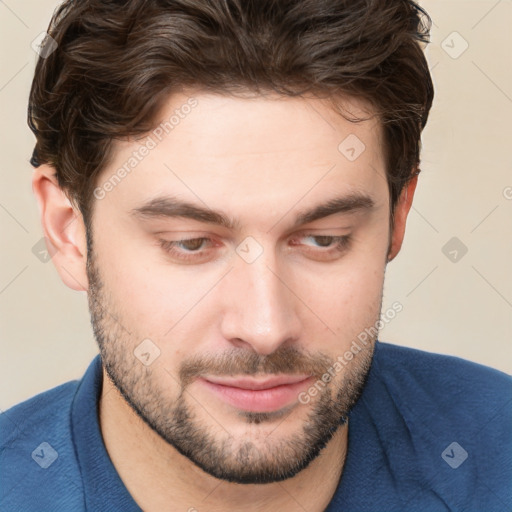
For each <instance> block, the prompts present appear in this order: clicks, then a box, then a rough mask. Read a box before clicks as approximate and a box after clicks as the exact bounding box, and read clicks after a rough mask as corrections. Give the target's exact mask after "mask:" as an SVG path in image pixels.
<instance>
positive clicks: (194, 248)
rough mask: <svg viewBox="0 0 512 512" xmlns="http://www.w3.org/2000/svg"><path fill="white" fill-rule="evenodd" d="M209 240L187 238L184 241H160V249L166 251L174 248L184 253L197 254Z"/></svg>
mask: <svg viewBox="0 0 512 512" xmlns="http://www.w3.org/2000/svg"><path fill="white" fill-rule="evenodd" d="M207 240H209V238H204V237H202V238H187V239H185V240H171V241H169V240H162V241H161V244H162V247H163V248H164V249H166V250H168V251H171V250H173V249H174V248H178V249H182V250H184V251H185V252H191V253H194V252H198V251H199V250H200V249H204V247H203V245H204V243H205V241H207Z"/></svg>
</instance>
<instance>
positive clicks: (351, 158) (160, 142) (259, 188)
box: [98, 91, 387, 214]
mask: <svg viewBox="0 0 512 512" xmlns="http://www.w3.org/2000/svg"><path fill="white" fill-rule="evenodd" d="M340 104H341V106H342V108H344V109H345V110H346V111H348V115H350V116H352V117H354V116H355V117H363V118H367V120H365V121H362V122H359V123H353V122H350V121H348V120H346V119H345V118H344V117H343V116H342V115H340V113H339V112H336V111H335V110H334V109H333V106H332V104H331V103H330V102H327V101H325V100H321V99H317V98H289V97H282V96H277V95H270V96H254V95H252V96H245V97H233V96H226V95H220V94H211V93H202V92H200V91H192V92H190V93H180V94H175V95H173V96H171V97H169V98H168V100H167V101H166V103H165V105H164V106H163V108H162V109H161V111H160V113H159V116H158V120H157V122H156V123H155V128H154V129H153V130H152V131H150V132H148V133H147V134H145V135H144V136H142V137H139V138H138V139H137V140H134V139H132V140H125V141H117V142H116V143H115V144H114V146H113V159H112V160H111V163H110V164H109V166H108V168H107V169H105V170H104V171H103V173H102V174H101V176H100V178H99V180H98V186H100V187H101V186H103V185H104V184H105V183H106V182H108V181H109V180H110V181H112V178H113V177H114V175H115V174H116V173H117V174H119V173H118V171H119V169H124V170H125V172H122V173H121V174H122V175H123V176H122V179H116V180H114V181H116V182H117V183H116V184H115V186H113V187H108V188H109V192H108V194H106V197H105V199H104V200H103V201H101V202H102V203H103V204H102V206H101V207H105V206H106V205H111V206H112V207H115V208H116V209H118V210H119V209H120V210H123V211H128V210H130V209H132V208H133V207H136V206H140V205H141V204H142V203H143V202H144V201H148V200H150V199H152V198H155V197H161V196H162V195H165V194H166V193H167V194H169V195H172V196H174V197H176V196H178V197H182V198H183V199H188V200H192V201H193V202H196V203H197V202H198V201H199V202H202V203H203V204H204V205H207V206H208V207H211V208H221V207H222V209H224V210H226V209H229V207H230V206H232V207H233V208H239V209H245V210H247V209H251V213H252V214H254V212H255V211H256V210H254V208H257V209H258V210H257V211H262V208H263V209H265V208H268V207H269V206H270V207H271V208H272V210H273V211H276V212H277V210H278V209H279V206H280V205H283V207H285V206H286V207H288V208H289V207H290V206H291V205H292V204H293V203H295V202H298V201H300V202H301V206H306V205H307V202H308V201H314V200H315V198H317V199H318V198H322V199H325V196H326V195H329V194H330V193H332V194H333V195H336V196H339V195H340V194H344V193H347V194H348V193H358V192H364V193H365V194H366V195H370V196H373V197H374V198H376V199H378V198H379V196H380V198H381V199H383V198H384V197H385V196H387V183H386V179H385V163H384V156H383V155H384V148H383V146H382V140H383V139H382V128H381V125H380V123H379V121H378V119H377V118H376V117H372V116H371V110H370V109H369V108H368V106H367V105H365V104H364V103H362V102H360V101H357V100H354V99H351V100H347V99H346V100H344V101H342V102H341V103H340ZM306 196H307V197H306ZM301 198H302V199H303V200H301Z"/></svg>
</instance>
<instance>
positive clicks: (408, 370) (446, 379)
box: [374, 342, 512, 406]
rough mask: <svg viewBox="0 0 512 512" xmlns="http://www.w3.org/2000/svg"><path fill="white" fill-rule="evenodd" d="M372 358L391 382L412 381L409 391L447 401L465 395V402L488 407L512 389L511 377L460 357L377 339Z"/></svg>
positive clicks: (403, 383)
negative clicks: (477, 403)
mask: <svg viewBox="0 0 512 512" xmlns="http://www.w3.org/2000/svg"><path fill="white" fill-rule="evenodd" d="M374 361H375V363H376V364H375V366H376V367H377V369H378V370H380V371H379V373H380V374H381V375H382V377H384V378H385V379H386V380H387V381H389V382H390V383H394V384H397V385H405V384H411V385H413V387H412V388H411V390H413V389H415V390H416V391H417V392H418V393H420V392H421V393H426V394H429V393H434V394H435V395H436V396H438V398H442V397H443V396H444V397H445V399H446V401H448V402H453V399H454V397H456V396H458V397H459V398H460V399H461V400H463V402H464V401H465V400H464V397H465V398H466V399H467V401H468V402H474V401H482V406H486V405H487V406H491V405H492V403H493V402H495V401H496V398H498V397H499V395H502V394H503V392H504V391H509V392H510V391H512V377H511V376H509V375H507V374H506V373H503V372H500V371H498V370H495V369H493V368H489V367H488V366H484V365H481V364H477V363H473V362H471V361H467V360H465V359H461V358H459V357H454V356H446V355H441V354H434V353H430V352H426V351H423V350H417V349H413V348H408V347H400V346H397V345H392V344H390V343H383V342H378V343H377V346H376V350H375V358H374ZM469 390H471V393H468V391H469ZM404 391H406V389H404ZM497 393H499V395H497ZM459 395H460V396H459ZM509 397H510V394H509V395H508V396H506V397H503V398H507V399H508V398H509ZM507 401H508V400H507Z"/></svg>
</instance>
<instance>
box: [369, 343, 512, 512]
mask: <svg viewBox="0 0 512 512" xmlns="http://www.w3.org/2000/svg"><path fill="white" fill-rule="evenodd" d="M370 373H371V375H370V378H369V380H368V384H369V386H368V388H369V389H368V391H369V392H368V393H366V394H365V395H364V397H365V398H364V400H363V402H364V409H365V410H366V411H368V416H367V417H370V416H372V417H373V418H374V421H375V422H377V423H379V435H380V439H381V442H382V443H384V444H385V445H386V446H385V451H386V452H387V457H388V460H391V458H392V457H395V458H397V455H396V452H397V451H399V452H400V454H401V455H400V457H401V458H400V464H401V465H402V466H403V467H406V468H407V471H406V473H404V474H403V475H402V476H403V478H402V479H403V480H405V479H406V478H412V476H411V475H414V478H416V480H417V482H420V483H421V482H422V483H421V484H420V488H423V489H430V490H429V491H428V492H430V493H431V494H432V493H435V494H436V496H441V497H442V498H443V499H444V502H445V503H452V504H453V509H461V510H462V509H463V510H468V511H473V510H500V506H499V505H500V504H502V505H503V504H506V505H507V506H512V496H511V493H510V488H511V487H510V483H511V482H512V378H511V377H510V376H509V375H507V374H505V373H503V372H500V371H497V370H494V369H492V368H489V367H486V366H483V365H480V364H476V363H472V362H470V361H466V360H464V359H461V358H458V357H452V356H445V355H439V354H433V353H429V352H425V351H421V350H416V349H411V348H404V347H399V346H396V345H391V344H388V343H382V342H378V343H377V345H376V349H375V356H374V360H373V364H372V370H371V372H370ZM411 460H413V461H415V464H414V468H415V469H414V468H413V467H412V466H411V465H410V461H411ZM400 471H401V470H399V469H396V474H401V473H400ZM414 472H416V473H414ZM427 482H428V485H427ZM422 492H424V493H426V492H427V491H426V490H424V491H422ZM418 497H421V499H424V498H425V499H426V497H423V494H422V493H421V492H419V493H418ZM418 499H419V498H418ZM412 503H413V501H411V504H412ZM450 510H451V509H450Z"/></svg>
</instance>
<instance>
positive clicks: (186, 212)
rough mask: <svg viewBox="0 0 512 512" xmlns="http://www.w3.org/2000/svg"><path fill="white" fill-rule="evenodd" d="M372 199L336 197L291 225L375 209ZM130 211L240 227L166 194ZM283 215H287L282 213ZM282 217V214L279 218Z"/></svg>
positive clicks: (222, 215)
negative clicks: (338, 214)
mask: <svg viewBox="0 0 512 512" xmlns="http://www.w3.org/2000/svg"><path fill="white" fill-rule="evenodd" d="M374 206H375V203H374V201H373V199H372V198H371V197H370V196H368V195H366V194H362V193H360V192H357V193H351V194H349V195H346V196H342V197H335V198H333V199H330V200H328V201H327V202H325V203H322V204H319V205H317V206H315V207H313V208H310V209H307V210H302V211H299V213H298V214H297V215H296V217H295V220H294V223H293V227H297V226H301V225H303V224H308V223H310V222H314V221H316V220H319V219H323V218H324V217H329V216H330V215H334V214H337V213H355V212H358V211H368V210H371V209H372V208H374ZM130 214H131V215H133V216H134V217H136V218H140V219H142V220H148V219H155V218H185V219H192V220H196V221H198V222H204V223H207V224H216V225H218V226H222V227H225V228H227V229H230V230H236V229H239V227H240V223H239V222H238V221H237V220H235V219H233V218H232V217H229V216H228V215H226V214H225V213H223V212H221V211H215V210H212V209H210V208H208V207H203V206H199V205H196V204H193V203H190V202H187V201H182V200H178V199H177V198H175V197H171V196H165V197H157V198H154V199H151V200H150V201H148V202H147V203H144V204H143V205H142V206H139V207H137V208H134V209H133V210H131V211H130ZM285 215H286V214H285ZM282 218H284V216H283V217H282Z"/></svg>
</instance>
